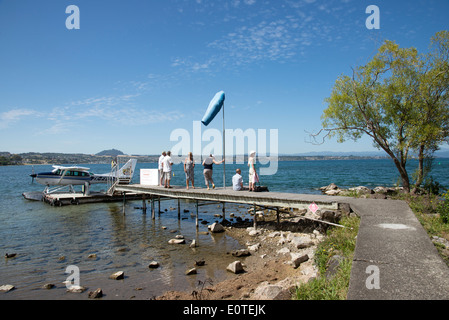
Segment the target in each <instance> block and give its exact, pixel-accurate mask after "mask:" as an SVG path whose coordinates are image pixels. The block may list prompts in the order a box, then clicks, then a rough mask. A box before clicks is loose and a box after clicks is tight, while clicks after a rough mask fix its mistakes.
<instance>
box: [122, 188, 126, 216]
mask: <svg viewBox="0 0 449 320" xmlns="http://www.w3.org/2000/svg"><path fill="white" fill-rule="evenodd" d="M125 203H126V192H123V215H125Z"/></svg>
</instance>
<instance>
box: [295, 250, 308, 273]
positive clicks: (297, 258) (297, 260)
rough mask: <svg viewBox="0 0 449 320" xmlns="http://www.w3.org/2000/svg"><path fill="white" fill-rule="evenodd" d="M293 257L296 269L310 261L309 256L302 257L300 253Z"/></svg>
mask: <svg viewBox="0 0 449 320" xmlns="http://www.w3.org/2000/svg"><path fill="white" fill-rule="evenodd" d="M291 256H292V264H293V267H294V268H295V269H296V268H298V267H299V266H300V265H301V263H303V262H306V261H307V260H309V256H308V255H307V254H304V255H302V254H298V253H292V254H291Z"/></svg>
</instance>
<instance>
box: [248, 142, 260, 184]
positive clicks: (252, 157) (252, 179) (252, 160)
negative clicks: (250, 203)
mask: <svg viewBox="0 0 449 320" xmlns="http://www.w3.org/2000/svg"><path fill="white" fill-rule="evenodd" d="M248 167H249V188H248V189H249V191H254V187H255V186H256V182H258V181H259V178H258V177H257V172H256V151H251V152H250V154H249V158H248Z"/></svg>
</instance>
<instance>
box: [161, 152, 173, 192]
mask: <svg viewBox="0 0 449 320" xmlns="http://www.w3.org/2000/svg"><path fill="white" fill-rule="evenodd" d="M170 156H171V152H170V151H167V155H166V156H165V157H164V159H163V160H162V171H163V173H164V179H165V182H164V187H165V188H171V187H170V179H171V166H172V165H173V161H172V159H171V157H170Z"/></svg>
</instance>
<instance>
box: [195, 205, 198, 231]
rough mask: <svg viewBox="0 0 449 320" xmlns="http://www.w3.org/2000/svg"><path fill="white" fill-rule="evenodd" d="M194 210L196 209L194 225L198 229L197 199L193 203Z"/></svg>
mask: <svg viewBox="0 0 449 320" xmlns="http://www.w3.org/2000/svg"><path fill="white" fill-rule="evenodd" d="M195 209H196V216H195V225H196V227H197V228H198V199H196V201H195Z"/></svg>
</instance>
